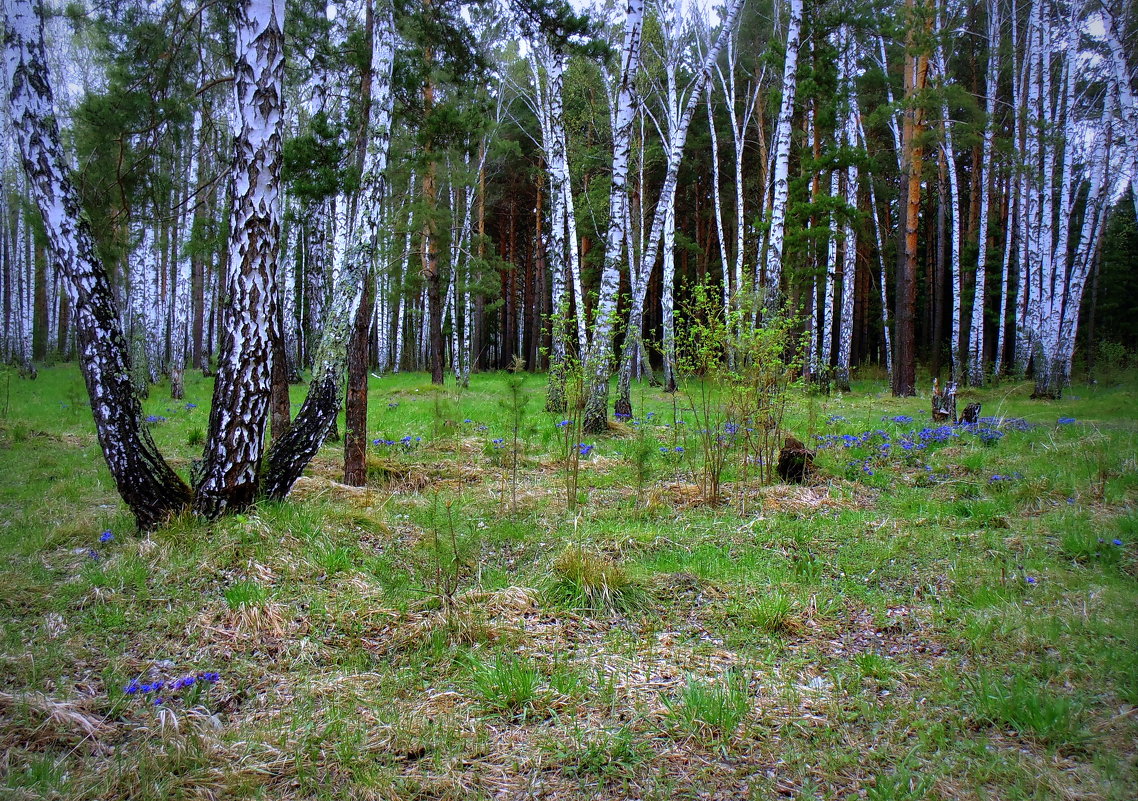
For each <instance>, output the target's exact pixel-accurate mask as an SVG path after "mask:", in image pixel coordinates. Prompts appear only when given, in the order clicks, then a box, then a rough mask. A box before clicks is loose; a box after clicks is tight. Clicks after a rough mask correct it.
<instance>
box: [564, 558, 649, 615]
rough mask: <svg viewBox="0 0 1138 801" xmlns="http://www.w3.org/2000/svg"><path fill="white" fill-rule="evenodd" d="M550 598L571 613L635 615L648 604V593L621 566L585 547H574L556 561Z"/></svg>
mask: <svg viewBox="0 0 1138 801" xmlns="http://www.w3.org/2000/svg"><path fill="white" fill-rule="evenodd" d="M552 567H553V583H552V584H551V586H550V596H551V597H552V598H553V599H554V600H555V601H557V602H558V603H561V604H564V605H565V606H568V607H570V608H571V609H581V610H585V611H589V612H635V611H639V610H641V609H643V608H644V607H645V606H646V605H647V604H648V602H649V600H650V596H649V595H648V592H647V591H646V590H645V589H644V588H643V587H642V586H641V585H640V584H639V583H638V582H636V581H635V580H634V579H633V578H632V577H631V576H629V575H628V571H627V570H625V569H624V567H622V566H621V565H619V564H617V563H616V562H614V561H613V560H612V559H609V558H608V557H607V556H603V555H601V554H596V553H591V552H589V551H587V550H585V549H584V547H572V548H568V549H566V550H565V551H562V552H561V554H559V555H558V557H557V558H556V559H555V560H554V561H553V566H552Z"/></svg>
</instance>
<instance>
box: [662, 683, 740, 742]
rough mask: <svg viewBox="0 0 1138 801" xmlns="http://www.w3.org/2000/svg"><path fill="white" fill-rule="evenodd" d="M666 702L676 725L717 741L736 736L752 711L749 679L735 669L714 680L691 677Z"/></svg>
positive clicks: (669, 717) (670, 718)
mask: <svg viewBox="0 0 1138 801" xmlns="http://www.w3.org/2000/svg"><path fill="white" fill-rule="evenodd" d="M664 704H665V706H666V707H667V709H668V719H669V720H670V721H671V722H672V723H673V724H674V725H676V726H679V727H681V728H682V729H684V730H685V731H687V732H689V733H690V734H706V735H710V736H712V737H714V738H716V739H718V740H726V739H727V738H730V737H731V736H733V735H734V734H735V731H736V730H737V729H738V728H739V724H741V723H742V722H743V721H744V720H745V719H746V718H747V715H748V714H750V712H751V698H750V691H749V689H748V686H747V680H746V678H745V677H744V676H741V675H739V674H738V673H734V672H732V671H727V672H726V673H724V674H723V676H722V678H720V679H719V680H718V681H714V682H704V681H699V680H697V679H694V678H689V679H688V683H687V686H686V687H684V689H683V690H682V691H681V692H680V695H679V697H678V698H675V699H665V700H664Z"/></svg>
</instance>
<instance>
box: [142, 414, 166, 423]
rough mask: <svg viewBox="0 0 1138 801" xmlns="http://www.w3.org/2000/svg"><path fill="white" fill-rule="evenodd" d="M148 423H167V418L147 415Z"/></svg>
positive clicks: (158, 415)
mask: <svg viewBox="0 0 1138 801" xmlns="http://www.w3.org/2000/svg"><path fill="white" fill-rule="evenodd" d="M146 422H148V423H165V422H166V418H165V417H163V416H162V415H160V414H148V415H146Z"/></svg>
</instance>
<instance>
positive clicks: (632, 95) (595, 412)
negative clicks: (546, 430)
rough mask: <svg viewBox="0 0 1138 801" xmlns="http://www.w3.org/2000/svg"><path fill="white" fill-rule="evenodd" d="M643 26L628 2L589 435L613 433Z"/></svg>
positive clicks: (592, 351)
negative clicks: (615, 354)
mask: <svg viewBox="0 0 1138 801" xmlns="http://www.w3.org/2000/svg"><path fill="white" fill-rule="evenodd" d="M643 21H644V3H643V0H628V2H627V5H626V14H625V33H624V47H623V48H622V50H621V58H620V63H621V70H620V84H619V86H618V87H617V91H616V103H615V113H616V119H617V124H616V125H615V126H614V127H613V130H614V137H613V160H612V185H611V190H610V193H609V223H608V232H607V235H606V237H605V261H604V267H603V269H602V272H601V285H600V292H599V296H598V299H597V310H596V315H595V317H594V320H593V337H592V342H591V343H590V345H589V352H588V356H587V358H586V359H585V374H586V376H585V380H586V382H587V383H588V396H587V399H586V402H585V410H584V419H583V426H584V430H585V431H586V432H587V433H590V434H599V433H602V432H604V431H606V430H607V429H608V414H607V406H608V383H609V373H610V370H611V367H610V365H611V361H612V340H613V334H614V331H615V323H616V319H615V318H616V310H617V309H616V301H617V292H618V291H619V289H620V256H621V247H622V245H623V228H624V212H625V207H626V205H627V203H628V155H629V150H630V148H631V143H632V123H633V118H634V114H635V111H636V108H635V107H636V86H635V81H636V74H637V72H638V71H639V66H640V38H641V32H642V28H643Z"/></svg>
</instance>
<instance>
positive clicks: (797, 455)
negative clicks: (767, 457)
mask: <svg viewBox="0 0 1138 801" xmlns="http://www.w3.org/2000/svg"><path fill="white" fill-rule="evenodd" d="M815 469H816V468H815V467H814V451H812V450H810V449H808V448H807V447H806V446H805V445H803V444H802V443H801V442H799V441H798V440H796V439H795V438H794V437H787V438H786V442H785V443H783V446H782V450H781V451H779V452H778V474H779V476H780V477H781V478H782V480H783V481H786V482H788V483H790V484H801V483H802V482H804V481H805V480H806V479H807V478H809V477H810V474H811V473H813V472H814V470H815Z"/></svg>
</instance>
